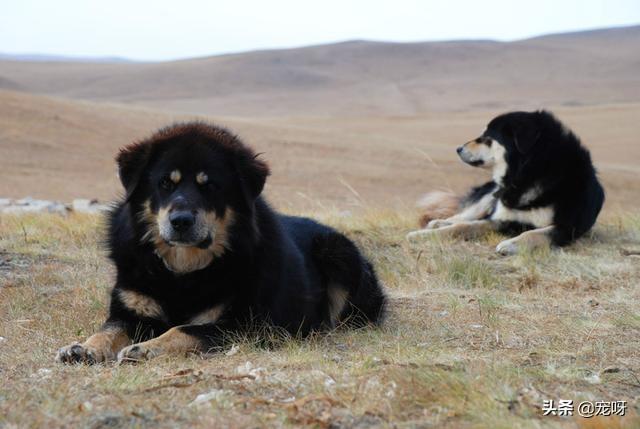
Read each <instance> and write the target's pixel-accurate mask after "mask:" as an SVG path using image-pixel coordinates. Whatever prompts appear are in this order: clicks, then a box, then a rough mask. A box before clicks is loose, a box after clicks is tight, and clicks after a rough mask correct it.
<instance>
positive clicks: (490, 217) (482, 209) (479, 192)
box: [407, 111, 604, 255]
mask: <svg viewBox="0 0 640 429" xmlns="http://www.w3.org/2000/svg"><path fill="white" fill-rule="evenodd" d="M457 151H458V155H459V156H460V158H461V159H462V160H463V161H464V162H465V163H467V164H469V165H472V166H475V167H481V168H487V169H490V170H491V171H492V176H493V178H492V180H491V181H490V182H487V183H485V184H484V185H481V186H478V187H476V188H473V189H472V190H471V191H470V192H469V194H468V195H467V196H466V197H464V198H462V199H458V198H456V197H455V196H452V195H450V194H444V193H439V194H432V195H431V196H430V197H429V198H427V200H426V203H427V204H426V205H427V206H428V207H426V210H427V212H428V213H426V214H425V218H423V219H424V220H423V225H422V226H423V227H425V228H424V229H422V230H419V231H414V232H411V233H409V234H408V236H407V238H408V239H415V238H418V237H424V236H429V235H439V236H460V237H470V236H473V235H477V234H479V233H482V232H485V231H487V230H490V229H497V230H499V231H502V232H504V233H506V234H519V235H517V236H516V237H513V238H510V239H508V240H504V241H502V242H501V243H500V244H498V246H497V248H496V251H497V252H498V253H501V254H504V255H510V254H514V253H517V252H518V251H519V250H520V249H534V248H537V247H544V246H549V245H550V244H551V245H556V246H564V245H566V244H569V243H571V242H573V241H574V240H576V239H577V238H579V237H581V236H582V235H583V234H585V233H586V232H587V231H589V229H591V227H592V226H593V224H594V223H595V221H596V218H597V217H598V214H599V213H600V209H601V208H602V205H603V203H604V190H603V188H602V186H601V185H600V182H599V181H598V178H597V176H596V171H595V168H594V167H593V164H592V162H591V156H590V154H589V151H588V150H587V149H586V148H585V147H584V146H582V144H581V143H580V140H579V139H578V137H576V135H575V134H573V133H572V132H571V131H570V130H569V129H568V128H567V127H566V126H564V125H563V124H562V123H561V122H560V121H558V120H557V119H556V118H555V117H554V116H553V115H552V114H551V113H549V112H546V111H536V112H511V113H506V114H504V115H500V116H498V117H496V118H494V119H493V120H492V121H491V122H490V123H489V125H488V126H487V129H486V131H485V132H484V133H482V135H481V136H480V137H478V138H477V139H474V140H471V141H470V142H468V143H466V144H465V145H463V146H461V147H459V148H458V150H457ZM450 208H455V214H454V213H450V214H451V216H450V217H447V218H445V219H442V218H440V217H441V216H442V214H443V213H444V212H446V211H448V210H449V209H450Z"/></svg>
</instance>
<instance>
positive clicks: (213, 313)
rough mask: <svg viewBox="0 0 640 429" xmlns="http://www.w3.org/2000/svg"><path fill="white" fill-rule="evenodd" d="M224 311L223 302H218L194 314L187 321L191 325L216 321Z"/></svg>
mask: <svg viewBox="0 0 640 429" xmlns="http://www.w3.org/2000/svg"><path fill="white" fill-rule="evenodd" d="M222 313H224V304H218V305H216V306H215V307H213V308H210V309H208V310H205V311H203V312H202V313H198V314H196V315H195V316H194V317H192V318H191V320H189V323H191V324H193V325H203V324H205V323H215V322H217V321H218V319H219V318H220V316H222Z"/></svg>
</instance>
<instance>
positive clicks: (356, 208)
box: [0, 27, 640, 429]
mask: <svg viewBox="0 0 640 429" xmlns="http://www.w3.org/2000/svg"><path fill="white" fill-rule="evenodd" d="M638 46H640V27H628V28H620V29H608V30H599V31H592V32H582V33H573V34H561V35H551V36H545V37H540V38H535V39H529V40H523V41H518V42H511V43H499V42H492V41H457V42H439V43H415V44H394V43H382V42H366V41H355V42H345V43H341V44H334V45H326V46H313V47H308V48H299V49H291V50H279V51H263V52H249V53H241V54H234V55H225V56H217V57H209V58H200V59H190V60H182V61H172V62H163V63H135V62H133V63H124V62H108V61H107V62H99V63H97V62H69V61H55V62H53V61H52V62H47V61H13V60H10V59H7V58H2V59H0V179H1V180H0V198H2V197H9V198H21V197H25V196H33V197H36V198H45V199H57V200H62V201H70V200H71V199H73V198H95V197H97V198H99V199H101V200H110V199H113V198H116V197H117V196H118V195H119V193H120V185H119V183H118V179H117V177H116V174H115V172H116V168H115V165H114V161H113V158H114V155H115V154H116V152H117V150H118V148H120V147H121V146H123V145H125V144H127V143H129V142H131V141H134V140H136V139H139V138H142V137H144V136H146V135H148V134H149V133H150V132H152V131H153V130H154V129H156V128H157V127H160V126H163V125H167V124H169V123H172V122H175V121H185V120H191V119H199V120H206V121H211V122H213V123H216V124H219V125H223V126H226V127H228V128H230V129H232V130H233V131H234V132H236V133H237V134H239V135H240V136H241V138H243V139H244V140H245V141H246V142H248V143H250V144H251V145H252V146H254V147H255V148H256V149H257V151H259V152H261V153H262V154H263V155H262V156H263V157H264V159H266V160H267V161H268V162H269V163H270V165H271V167H272V176H271V177H270V178H269V181H268V185H267V187H266V191H265V193H266V196H267V198H268V199H269V200H270V201H271V202H272V203H273V205H274V206H275V207H276V208H278V209H279V210H282V211H285V212H287V213H293V214H301V215H310V216H314V217H316V218H319V219H320V220H323V221H325V222H327V223H329V224H332V225H335V226H336V227H337V228H339V229H340V230H342V231H344V232H345V233H346V234H348V235H349V236H350V237H352V238H353V239H354V240H356V241H357V242H358V243H359V244H360V245H361V246H362V248H363V249H364V251H365V253H367V255H368V256H369V257H371V259H372V260H373V261H374V263H375V265H376V267H377V270H378V273H379V275H380V277H381V279H382V281H383V282H384V284H385V287H386V289H387V291H388V293H389V295H390V300H391V307H390V314H389V319H388V321H387V323H386V324H385V326H383V327H382V328H381V329H366V330H361V331H357V332H345V331H342V330H337V331H335V332H332V333H330V334H329V335H326V336H318V337H317V338H312V339H310V340H308V341H297V340H293V339H289V338H279V337H278V338H275V337H274V338H273V342H274V345H273V347H264V346H263V345H261V344H262V343H261V342H260V341H258V339H256V338H252V337H248V338H238V339H237V341H236V342H235V344H234V347H230V348H229V349H225V350H223V351H221V352H219V353H212V354H211V355H208V356H186V357H183V356H179V357H171V358H161V359H158V360H156V361H151V362H148V363H143V364H141V365H136V366H132V365H126V366H116V365H113V364H109V365H100V366H96V367H87V366H82V365H79V366H70V367H65V366H61V365H58V364H56V363H54V362H53V357H54V355H55V351H56V349H57V348H58V347H60V346H63V345H65V344H67V343H69V342H71V341H76V340H81V339H83V338H84V337H86V336H87V335H89V334H90V333H92V332H93V331H95V329H97V328H98V327H99V325H100V323H101V322H102V320H104V317H105V314H106V310H107V308H108V291H109V288H110V287H111V284H112V282H113V275H114V273H113V270H112V268H111V267H110V265H109V264H108V262H107V260H106V258H105V253H104V250H103V248H102V247H101V245H100V242H101V237H102V228H103V224H102V220H101V218H99V217H97V216H90V215H82V214H70V215H69V216H66V217H63V216H59V215H47V214H40V215H34V214H30V215H22V216H17V215H0V428H5V427H6V428H22V427H47V428H51V427H61V428H62V427H89V428H111V427H149V428H157V427H177V426H182V427H203V428H204V427H283V426H286V427H300V426H305V427H359V428H365V427H402V428H404V427H410V428H413V427H424V428H427V427H447V428H545V427H561V428H594V429H595V428H603V429H604V428H623V427H624V428H637V427H640V419H639V418H638V414H639V412H640V410H639V407H640V402H639V398H640V353H638V345H639V344H640V310H639V309H640V289H639V288H638V284H639V283H640V259H639V258H640V256H639V255H640V217H639V215H638V210H639V209H640V167H639V166H640V145H639V144H638V141H637V140H638V132H639V127H640V54H639V53H638V52H639V51H638ZM532 108H549V109H551V110H553V111H554V112H555V113H556V114H557V115H558V116H559V117H560V118H561V119H562V120H563V121H564V122H565V123H566V124H567V125H568V126H570V127H571V128H572V129H573V130H574V131H575V132H576V133H577V134H578V135H580V136H581V137H582V139H583V141H584V143H585V144H586V145H587V146H588V147H589V148H590V149H591V152H592V155H593V158H594V162H595V164H596V166H597V168H598V170H599V174H600V177H601V179H602V181H603V183H604V185H605V188H606V190H607V202H606V205H605V209H604V211H603V214H602V216H601V218H600V221H599V222H598V224H597V225H596V227H595V228H594V230H593V232H592V233H591V234H589V235H588V236H587V237H585V238H584V239H583V240H580V241H579V242H578V243H576V244H575V245H572V246H570V247H567V248H565V249H562V250H553V251H548V252H536V253H533V254H530V253H522V254H520V255H517V256H514V257H509V258H504V257H499V256H497V255H496V254H495V253H494V252H493V248H494V247H495V245H496V244H497V243H498V242H499V241H500V239H501V237H500V236H498V235H497V234H489V235H486V236H484V237H481V238H480V239H479V240H478V241H469V242H460V241H438V240H427V241H425V242H422V243H413V244H409V243H407V242H406V241H405V240H404V236H405V234H406V233H407V232H409V231H410V230H411V229H412V228H414V227H415V223H416V219H417V215H418V213H419V211H418V210H417V209H416V208H415V207H414V204H415V201H416V200H417V199H418V198H419V197H420V195H422V194H423V193H424V192H426V191H428V190H432V189H441V190H442V189H444V190H453V191H455V192H463V191H464V190H465V189H466V188H467V187H468V186H470V185H471V184H473V183H477V182H479V181H481V180H484V179H485V178H486V177H487V173H486V172H483V171H480V170H478V169H473V168H471V167H468V166H465V165H462V163H461V162H460V161H459V160H458V159H457V157H456V155H455V147H456V146H457V145H459V144H460V143H462V142H464V141H466V140H469V139H471V138H474V137H476V136H477V135H478V134H479V133H481V132H482V131H483V129H484V127H485V125H486V123H487V122H488V121H489V120H490V119H491V118H492V117H493V116H494V115H496V114H498V113H501V112H503V111H505V110H511V109H532ZM201 395H203V396H201ZM545 399H554V400H556V401H557V400H559V399H572V400H574V401H575V403H576V404H577V403H578V402H580V401H587V400H588V401H599V400H602V401H605V400H606V401H610V400H624V401H627V405H628V410H627V416H626V417H624V418H591V419H585V418H580V417H578V416H575V415H574V416H571V417H548V416H542V412H541V406H542V403H543V400H545Z"/></svg>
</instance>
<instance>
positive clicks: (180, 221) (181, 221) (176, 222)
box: [169, 211, 196, 232]
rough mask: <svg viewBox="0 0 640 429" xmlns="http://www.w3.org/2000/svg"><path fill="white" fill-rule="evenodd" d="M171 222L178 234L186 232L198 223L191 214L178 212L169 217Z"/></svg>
mask: <svg viewBox="0 0 640 429" xmlns="http://www.w3.org/2000/svg"><path fill="white" fill-rule="evenodd" d="M169 222H171V226H172V227H173V229H175V230H176V231H177V232H184V231H187V230H188V229H189V228H191V227H192V226H193V224H194V223H196V218H195V216H194V215H193V214H192V213H190V212H186V211H177V212H173V213H171V214H170V215H169Z"/></svg>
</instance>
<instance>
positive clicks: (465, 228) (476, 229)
mask: <svg viewBox="0 0 640 429" xmlns="http://www.w3.org/2000/svg"><path fill="white" fill-rule="evenodd" d="M492 229H493V225H492V223H491V222H490V221H488V220H473V221H466V222H459V223H454V224H453V225H448V226H443V227H442V228H438V229H421V230H419V231H413V232H410V233H409V234H407V239H408V240H414V239H417V238H421V237H429V236H431V237H433V236H438V237H445V238H454V237H459V238H465V239H466V238H473V237H477V236H479V235H482V234H484V233H486V232H488V231H490V230H492Z"/></svg>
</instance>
